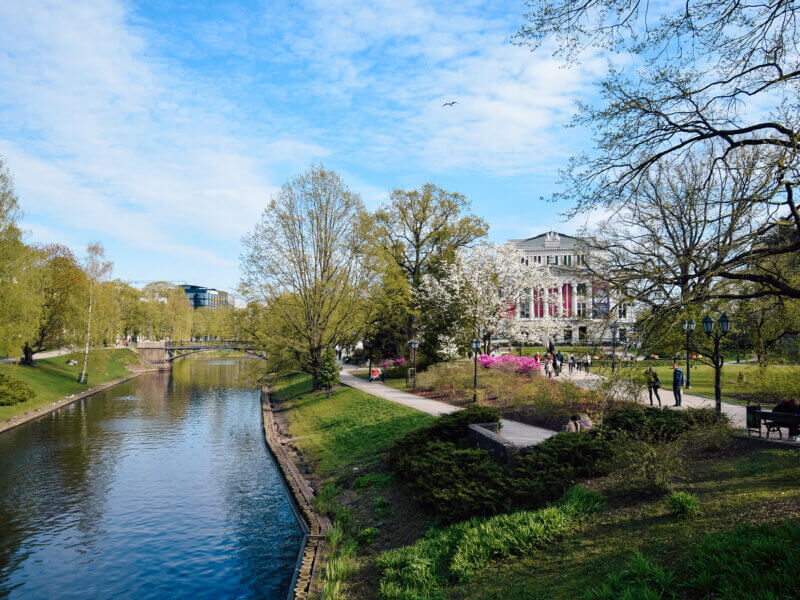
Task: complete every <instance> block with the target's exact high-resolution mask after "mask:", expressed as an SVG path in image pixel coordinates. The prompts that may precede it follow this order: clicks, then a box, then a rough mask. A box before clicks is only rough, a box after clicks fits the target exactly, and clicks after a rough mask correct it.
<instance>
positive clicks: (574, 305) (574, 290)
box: [569, 281, 578, 319]
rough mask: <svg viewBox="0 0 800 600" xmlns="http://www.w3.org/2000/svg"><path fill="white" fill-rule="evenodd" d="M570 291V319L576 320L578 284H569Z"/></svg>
mask: <svg viewBox="0 0 800 600" xmlns="http://www.w3.org/2000/svg"><path fill="white" fill-rule="evenodd" d="M569 285H570V289H571V290H572V296H571V297H572V309H571V310H572V318H573V319H574V318H576V317H577V316H578V284H577V283H575V282H574V281H573V282H572V283H570V284H569Z"/></svg>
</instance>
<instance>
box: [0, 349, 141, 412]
mask: <svg viewBox="0 0 800 600" xmlns="http://www.w3.org/2000/svg"><path fill="white" fill-rule="evenodd" d="M70 359H75V360H77V361H78V365H77V366H69V365H67V361H68V360H70ZM82 361H83V353H82V352H74V353H72V354H64V355H62V356H56V357H53V358H45V359H42V360H37V361H36V364H37V366H36V367H20V366H19V365H13V364H6V363H0V373H3V374H5V375H11V376H12V377H16V378H18V379H21V380H23V381H24V382H25V383H27V384H28V385H30V386H31V387H32V388H33V390H34V392H36V397H35V398H33V399H31V400H29V401H27V402H22V403H20V404H15V405H14V406H0V420H2V421H5V420H6V419H8V418H10V417H13V416H16V415H20V414H23V413H25V412H26V411H29V410H33V409H35V408H39V407H41V406H44V405H46V404H50V403H51V402H54V401H56V400H59V399H61V398H63V397H65V396H68V395H70V394H75V393H77V392H82V391H84V390H86V389H88V388H89V387H92V386H95V385H97V384H99V383H104V382H106V381H111V380H112V379H118V378H120V377H125V376H127V375H130V371H128V369H126V368H125V367H126V365H131V364H136V363H138V362H139V357H138V356H137V355H136V353H135V352H133V351H132V350H128V349H127V348H121V349H111V350H91V351H90V352H89V366H88V369H87V372H88V376H89V385H82V384H80V383H78V375H79V374H80V370H81V365H82V364H83V362H82Z"/></svg>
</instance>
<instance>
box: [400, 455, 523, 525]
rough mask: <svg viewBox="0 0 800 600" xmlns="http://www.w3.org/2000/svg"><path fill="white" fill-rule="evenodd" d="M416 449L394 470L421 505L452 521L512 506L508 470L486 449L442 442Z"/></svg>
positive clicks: (487, 513)
mask: <svg viewBox="0 0 800 600" xmlns="http://www.w3.org/2000/svg"><path fill="white" fill-rule="evenodd" d="M416 448H417V449H418V450H419V452H418V453H414V454H411V453H408V454H406V455H404V457H403V459H402V460H397V461H395V462H394V463H393V465H392V468H393V469H395V472H396V474H397V476H398V477H400V478H402V479H403V480H404V481H405V482H406V483H407V484H408V487H409V489H410V491H411V494H412V496H413V497H414V498H415V499H416V500H418V501H419V502H420V503H422V504H424V505H425V506H427V507H429V508H431V509H433V510H435V511H436V512H437V513H438V514H440V515H442V516H443V517H445V518H446V519H447V520H451V521H453V520H459V519H465V518H467V517H470V516H472V515H490V514H493V513H495V512H497V511H498V510H500V509H502V508H507V507H508V506H507V500H508V494H507V492H506V490H507V485H508V483H507V470H506V469H505V468H504V467H503V466H501V465H499V464H498V463H497V462H495V461H494V460H493V459H492V457H491V456H489V453H488V452H486V451H485V450H481V449H478V448H460V447H458V446H456V444H454V443H452V442H438V441H433V442H428V443H427V444H425V445H424V446H422V447H416Z"/></svg>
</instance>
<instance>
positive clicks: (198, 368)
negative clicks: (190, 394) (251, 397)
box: [172, 358, 265, 389]
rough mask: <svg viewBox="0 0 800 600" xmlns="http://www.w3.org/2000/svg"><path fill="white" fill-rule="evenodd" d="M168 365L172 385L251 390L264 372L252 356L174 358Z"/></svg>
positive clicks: (261, 364)
mask: <svg viewBox="0 0 800 600" xmlns="http://www.w3.org/2000/svg"><path fill="white" fill-rule="evenodd" d="M172 364H173V366H172V382H173V385H174V386H176V387H177V386H182V385H188V386H191V387H199V388H210V387H213V388H239V389H248V388H250V389H252V388H254V387H256V386H258V378H259V377H260V376H261V375H263V374H264V364H265V363H264V362H263V361H261V360H259V359H253V358H238V359H227V360H220V359H218V358H217V359H214V358H208V359H201V358H190V359H183V360H181V359H178V360H176V361H174V362H173V363H172Z"/></svg>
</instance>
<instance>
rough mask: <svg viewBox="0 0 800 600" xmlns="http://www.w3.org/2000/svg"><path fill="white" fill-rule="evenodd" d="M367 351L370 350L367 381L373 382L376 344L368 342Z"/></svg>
mask: <svg viewBox="0 0 800 600" xmlns="http://www.w3.org/2000/svg"><path fill="white" fill-rule="evenodd" d="M366 345H367V349H368V350H369V367H368V370H367V381H369V382H372V348H373V347H374V346H375V343H374V342H367V344H366Z"/></svg>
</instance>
